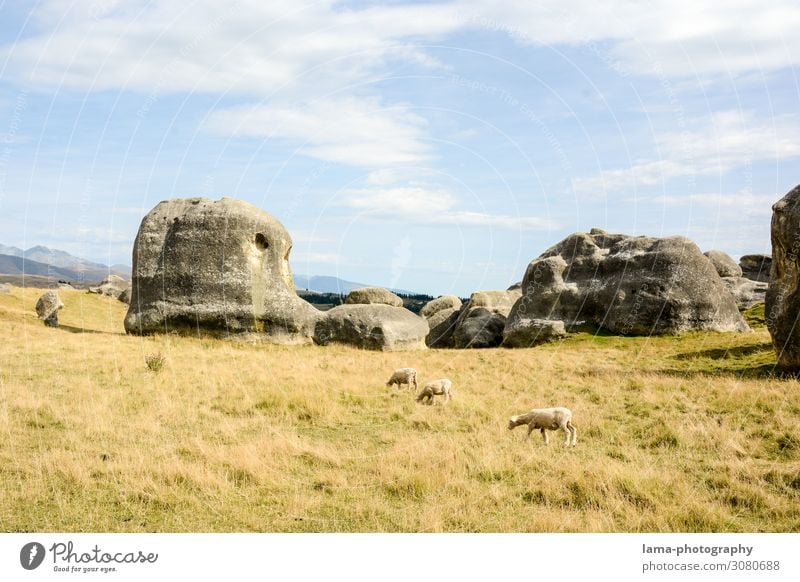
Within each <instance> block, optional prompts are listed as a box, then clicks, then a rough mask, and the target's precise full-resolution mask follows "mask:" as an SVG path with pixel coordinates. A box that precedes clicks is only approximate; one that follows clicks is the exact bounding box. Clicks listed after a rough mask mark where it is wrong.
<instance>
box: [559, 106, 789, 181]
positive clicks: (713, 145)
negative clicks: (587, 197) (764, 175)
mask: <svg viewBox="0 0 800 582" xmlns="http://www.w3.org/2000/svg"><path fill="white" fill-rule="evenodd" d="M693 125H694V126H695V127H697V128H698V129H696V130H694V131H685V132H680V133H676V132H669V133H665V134H662V135H661V136H658V137H657V138H656V147H657V149H658V151H659V153H660V155H661V159H657V160H640V161H637V162H636V163H634V164H633V165H632V166H630V167H629V168H624V169H613V170H604V171H602V172H601V173H600V174H598V175H596V176H590V177H588V178H576V179H574V180H573V183H572V185H573V188H574V190H575V191H576V192H578V193H595V194H596V193H598V192H604V191H610V192H617V191H620V190H631V189H635V188H637V187H647V186H654V185H658V184H663V183H666V182H667V181H669V180H671V179H673V178H679V177H684V176H710V175H722V174H725V173H727V172H729V171H730V170H732V169H734V168H737V167H741V166H745V165H749V164H755V163H757V162H763V161H769V160H783V159H789V158H796V157H800V118H798V117H797V116H785V117H782V118H775V119H773V120H772V121H770V122H765V121H762V120H759V119H757V118H756V117H755V115H754V114H753V113H749V112H737V111H723V112H718V113H715V114H713V115H712V116H711V117H710V118H709V119H707V120H705V121H697V123H694V124H693Z"/></svg>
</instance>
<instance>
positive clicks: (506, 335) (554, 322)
mask: <svg viewBox="0 0 800 582" xmlns="http://www.w3.org/2000/svg"><path fill="white" fill-rule="evenodd" d="M566 335H567V329H566V327H565V326H564V322H563V321H560V320H558V319H527V318H524V317H517V318H515V319H514V320H512V321H508V322H507V323H506V326H505V329H504V330H503V346H504V347H507V348H530V347H533V346H537V345H539V344H543V343H546V342H551V341H555V340H558V339H561V338H562V337H564V336H566Z"/></svg>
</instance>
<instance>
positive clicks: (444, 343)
mask: <svg viewBox="0 0 800 582" xmlns="http://www.w3.org/2000/svg"><path fill="white" fill-rule="evenodd" d="M459 313H460V309H456V308H455V307H449V308H447V309H442V310H440V311H437V312H436V313H434V314H433V315H431V316H430V317H428V318H426V319H427V320H428V326H430V331H429V332H428V336H427V337H426V338H425V343H426V344H427V345H428V347H429V348H452V347H454V343H453V332H454V331H455V329H456V322H457V321H458V315H459Z"/></svg>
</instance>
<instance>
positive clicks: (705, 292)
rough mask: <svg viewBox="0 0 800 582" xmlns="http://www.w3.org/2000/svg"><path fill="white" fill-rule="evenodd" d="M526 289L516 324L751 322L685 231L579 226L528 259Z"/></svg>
mask: <svg viewBox="0 0 800 582" xmlns="http://www.w3.org/2000/svg"><path fill="white" fill-rule="evenodd" d="M522 289H523V296H522V298H521V299H520V300H519V301H517V303H516V304H515V305H514V308H513V309H512V311H511V313H510V314H509V316H508V323H507V326H508V327H509V330H515V329H518V328H521V327H524V325H523V323H522V321H523V320H537V319H544V320H560V321H563V322H564V324H565V326H566V328H567V329H569V328H573V327H576V326H577V327H581V326H587V327H589V328H593V329H597V328H604V329H606V330H608V331H610V332H612V333H618V334H623V335H647V334H664V333H676V332H682V331H689V330H709V331H712V330H713V331H747V330H748V329H749V328H748V326H747V324H746V323H745V321H744V319H742V316H741V315H740V313H739V310H738V308H737V307H736V303H735V302H734V300H733V296H732V295H731V294H730V293H729V292H728V291H727V290H726V289H725V286H724V284H723V283H722V280H721V279H720V277H719V275H718V274H717V272H716V270H715V269H714V266H713V265H712V264H711V262H710V261H709V260H708V259H707V258H706V257H705V256H703V254H702V253H701V252H700V249H699V248H697V245H695V244H694V243H693V242H692V241H690V240H689V239H687V238H684V237H668V238H652V237H644V236H636V237H633V236H628V235H624V234H608V233H605V232H603V231H600V230H596V231H593V233H583V232H579V233H575V234H572V235H570V236H568V237H567V238H565V239H564V240H563V241H561V242H560V243H558V244H556V245H555V246H553V247H551V248H550V249H548V250H547V251H545V252H544V253H542V255H540V256H539V258H537V259H536V260H534V261H532V262H531V263H530V264H529V265H528V268H527V271H526V273H525V277H524V279H523V280H522Z"/></svg>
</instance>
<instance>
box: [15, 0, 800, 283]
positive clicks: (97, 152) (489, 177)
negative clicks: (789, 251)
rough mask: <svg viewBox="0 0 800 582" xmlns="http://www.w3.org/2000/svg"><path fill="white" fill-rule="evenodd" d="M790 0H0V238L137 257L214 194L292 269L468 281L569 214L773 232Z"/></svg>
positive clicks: (708, 234) (734, 245)
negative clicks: (143, 234)
mask: <svg viewBox="0 0 800 582" xmlns="http://www.w3.org/2000/svg"><path fill="white" fill-rule="evenodd" d="M799 27H800V8H799V7H798V6H797V4H796V0H770V2H763V0H762V1H755V0H729V1H727V2H724V3H721V2H703V1H698V0H691V1H685V0H643V1H634V0H607V1H605V2H597V1H595V0H591V1H589V0H531V1H528V2H522V1H519V0H517V1H507V0H500V1H496V2H492V3H488V2H485V1H481V0H453V1H441V2H425V3H422V2H403V1H389V2H380V3H379V2H369V1H355V2H335V1H322V2H308V3H303V1H302V0H300V1H298V0H293V1H291V2H290V1H284V0H266V1H265V0H239V1H234V2H219V1H218V0H197V1H187V2H170V1H159V0H151V1H141V0H140V1H128V0H118V1H114V0H86V1H83V0H77V1H69V0H54V1H39V2H28V1H22V0H16V1H10V2H9V1H5V2H2V0H0V243H2V244H6V245H15V246H19V247H25V248H27V247H30V246H33V245H37V244H44V245H47V246H51V247H54V248H59V249H63V250H66V251H69V252H72V253H73V254H77V255H80V256H84V257H87V258H90V259H93V260H97V261H99V262H103V263H108V264H110V263H127V264H130V262H131V259H130V255H131V247H132V242H133V239H134V237H135V235H136V230H137V228H138V225H139V222H140V220H141V218H142V216H143V215H144V214H145V213H146V212H147V211H148V210H149V209H150V208H152V207H153V206H154V205H155V204H156V203H158V202H159V201H161V200H164V199H167V198H172V197H190V196H208V197H212V198H219V197H222V196H232V197H236V198H241V199H244V200H247V201H249V202H251V203H253V204H255V205H257V206H259V207H261V208H263V209H265V210H267V211H268V212H270V213H272V214H273V215H275V216H276V217H277V218H278V219H279V220H281V221H282V222H283V223H284V224H285V225H286V226H287V228H288V229H289V231H290V232H291V233H292V236H293V238H294V250H293V252H292V256H291V263H292V268H293V270H294V272H295V273H297V274H309V275H314V274H316V275H335V276H339V277H342V278H345V279H350V280H355V281H359V282H364V283H370V284H379V285H386V286H394V287H401V288H405V289H413V290H419V291H427V292H431V293H434V294H439V293H448V292H454V293H458V294H461V295H464V294H468V293H469V292H471V291H475V290H479V289H496V288H505V287H507V286H508V285H509V284H511V283H513V282H515V281H517V280H519V279H520V278H521V277H522V274H523V273H524V269H525V266H526V265H527V263H528V262H529V261H530V260H531V259H532V258H534V257H536V256H537V255H538V254H539V253H540V252H541V251H542V250H544V249H545V248H546V247H548V246H550V245H551V244H553V243H554V242H557V241H558V240H560V239H561V238H563V237H564V236H565V235H567V234H569V233H570V232H574V231H580V230H588V229H590V228H592V227H600V228H604V229H607V230H610V231H615V232H626V233H631V234H648V235H655V236H663V235H673V234H682V235H686V236H689V237H690V238H692V239H693V240H695V241H696V242H697V243H698V245H699V246H700V247H701V248H702V249H703V250H708V249H710V248H718V249H722V250H724V251H726V252H728V253H730V254H731V255H734V256H739V255H742V254H747V253H751V252H769V250H770V245H769V220H770V214H771V211H770V205H771V204H772V203H773V202H774V201H775V200H777V199H778V198H780V197H781V196H782V195H783V194H784V193H785V192H787V191H788V190H789V189H791V188H792V187H793V186H795V185H796V183H798V182H800V171H799V170H800V163H799V162H800V107H798V96H799V94H800V83H799V82H798V76H797V71H796V69H795V67H796V65H797V64H798V63H797V62H796V61H798V60H800V35H798V34H797V30H798V28H799Z"/></svg>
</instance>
